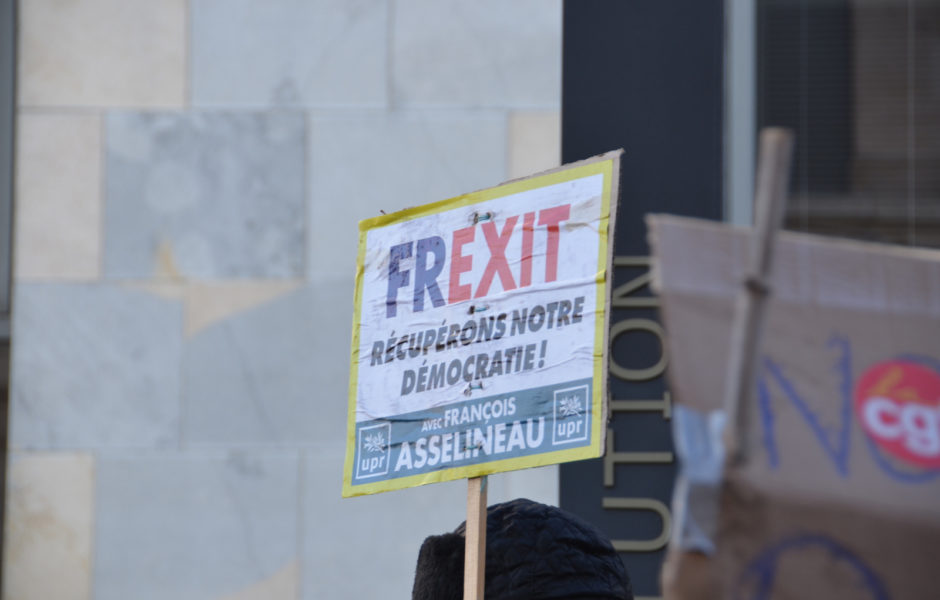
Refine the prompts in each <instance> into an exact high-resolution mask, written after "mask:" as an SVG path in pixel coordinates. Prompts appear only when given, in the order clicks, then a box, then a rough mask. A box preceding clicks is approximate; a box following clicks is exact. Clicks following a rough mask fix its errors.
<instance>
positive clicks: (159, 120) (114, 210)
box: [104, 111, 306, 279]
mask: <svg viewBox="0 0 940 600" xmlns="http://www.w3.org/2000/svg"><path fill="white" fill-rule="evenodd" d="M305 138H306V121H305V117H304V115H303V114H302V113H300V112H294V111H277V112H265V113H232V112H196V113H174V112H159V113H138V112H118V113H113V114H110V115H108V118H107V136H106V151H107V164H106V168H105V172H106V176H105V181H106V199H105V247H104V250H105V252H104V273H105V275H106V276H107V277H127V278H145V277H151V276H154V275H166V276H183V277H187V278H196V279H219V278H232V277H258V278H261V277H272V278H276V277H295V276H298V275H301V274H302V272H303V265H304V214H305V213H304V210H305V209H304V185H305V175H304V169H305V164H304V155H305Z"/></svg>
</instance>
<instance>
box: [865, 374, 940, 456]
mask: <svg viewBox="0 0 940 600" xmlns="http://www.w3.org/2000/svg"><path fill="white" fill-rule="evenodd" d="M855 413H856V415H857V416H858V419H859V421H860V422H861V424H862V428H863V429H864V430H865V432H866V433H868V435H869V436H871V437H872V439H874V441H875V442H876V443H877V444H878V445H879V446H880V447H881V448H882V449H883V450H884V451H885V452H887V453H889V454H891V455H892V456H894V457H896V458H899V459H901V460H903V461H905V462H907V463H908V464H912V465H917V466H919V467H922V468H925V469H940V373H938V372H937V371H935V370H934V369H931V368H930V367H928V366H926V365H922V364H920V363H918V362H914V361H910V360H890V361H884V362H880V363H877V364H875V365H874V366H873V367H871V368H870V369H868V370H867V371H865V372H864V373H863V374H862V376H861V377H860V378H859V380H858V382H857V384H856V386H855Z"/></svg>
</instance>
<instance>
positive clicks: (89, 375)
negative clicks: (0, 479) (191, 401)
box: [10, 283, 182, 449]
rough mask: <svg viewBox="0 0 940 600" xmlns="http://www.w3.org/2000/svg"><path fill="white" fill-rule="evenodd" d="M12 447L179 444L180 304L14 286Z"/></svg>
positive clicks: (115, 290) (87, 288)
mask: <svg viewBox="0 0 940 600" xmlns="http://www.w3.org/2000/svg"><path fill="white" fill-rule="evenodd" d="M15 292H16V296H15V299H14V301H15V304H14V314H13V343H12V352H13V354H12V360H11V367H12V389H11V402H10V440H11V444H12V446H13V447H15V448H37V449H46V448H105V447H115V446H137V447H154V446H165V445H168V444H175V443H176V442H177V441H178V437H179V436H178V431H179V406H180V379H179V372H180V359H181V338H182V306H181V303H180V302H179V301H174V300H168V299H164V298H160V297H157V296H154V295H152V294H149V293H146V292H140V291H135V290H129V289H124V288H121V287H116V286H111V285H100V284H40V283H36V284H20V285H18V286H16V288H15Z"/></svg>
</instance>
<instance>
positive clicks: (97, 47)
mask: <svg viewBox="0 0 940 600" xmlns="http://www.w3.org/2000/svg"><path fill="white" fill-rule="evenodd" d="M19 32H20V56H19V58H20V70H19V101H20V105H21V106H97V107H105V106H107V107H179V106H182V105H183V102H184V100H185V98H184V95H185V79H186V68H185V57H186V34H185V32H186V2H185V0H160V1H159V2H153V1H152V0H30V1H29V2H21V3H20V28H19Z"/></svg>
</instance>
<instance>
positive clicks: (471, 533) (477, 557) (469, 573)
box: [463, 475, 486, 600]
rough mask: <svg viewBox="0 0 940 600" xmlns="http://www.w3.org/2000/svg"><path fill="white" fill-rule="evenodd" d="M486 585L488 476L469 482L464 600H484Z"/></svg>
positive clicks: (471, 479) (475, 478)
mask: <svg viewBox="0 0 940 600" xmlns="http://www.w3.org/2000/svg"><path fill="white" fill-rule="evenodd" d="M485 583H486V475H483V476H481V477H471V478H470V479H468V480H467V528H466V546H465V553H464V562H463V597H464V600H483V587H484V584H485Z"/></svg>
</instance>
